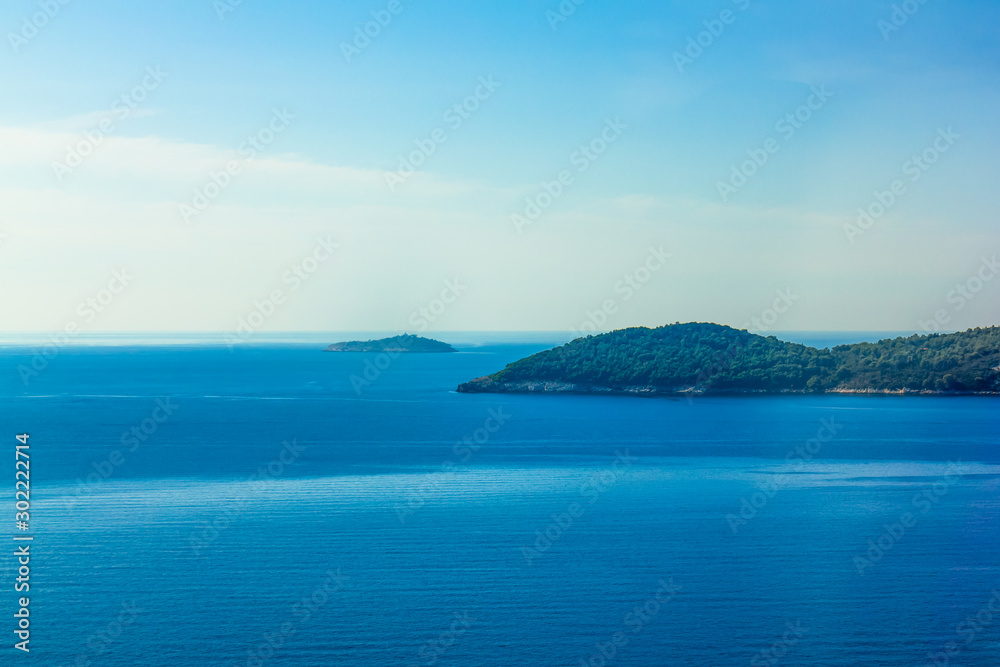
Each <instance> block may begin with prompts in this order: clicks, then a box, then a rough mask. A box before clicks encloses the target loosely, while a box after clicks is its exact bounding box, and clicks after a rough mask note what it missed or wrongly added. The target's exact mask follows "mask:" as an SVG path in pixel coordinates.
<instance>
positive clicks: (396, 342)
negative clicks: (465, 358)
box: [326, 334, 458, 353]
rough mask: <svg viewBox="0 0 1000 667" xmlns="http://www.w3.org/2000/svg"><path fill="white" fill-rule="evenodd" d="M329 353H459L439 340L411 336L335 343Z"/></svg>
mask: <svg viewBox="0 0 1000 667" xmlns="http://www.w3.org/2000/svg"><path fill="white" fill-rule="evenodd" d="M326 351H327V352H414V353H431V352H433V353H440V352H458V350H456V349H455V348H453V347H452V346H451V345H448V343H442V342H441V341H439V340H433V339H430V338H422V337H420V336H413V335H410V334H403V335H402V336H393V337H392V338H381V339H379V340H352V341H348V342H345V343H334V344H333V345H331V346H329V347H328V348H326Z"/></svg>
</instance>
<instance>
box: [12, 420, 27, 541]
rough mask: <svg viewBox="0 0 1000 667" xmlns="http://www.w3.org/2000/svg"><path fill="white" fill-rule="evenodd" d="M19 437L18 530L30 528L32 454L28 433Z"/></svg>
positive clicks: (16, 457) (17, 450) (16, 496)
mask: <svg viewBox="0 0 1000 667" xmlns="http://www.w3.org/2000/svg"><path fill="white" fill-rule="evenodd" d="M16 437H17V441H18V443H20V444H18V445H16V446H15V452H16V454H15V459H16V461H17V462H16V464H15V473H14V479H15V482H14V484H15V488H14V508H15V510H16V512H15V515H14V521H15V522H16V525H17V528H18V530H28V525H29V521H30V518H31V514H30V512H31V455H30V453H29V451H28V450H29V449H30V447H29V445H28V434H27V433H22V434H20V435H18V436H16Z"/></svg>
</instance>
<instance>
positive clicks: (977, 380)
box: [459, 323, 1000, 392]
mask: <svg viewBox="0 0 1000 667" xmlns="http://www.w3.org/2000/svg"><path fill="white" fill-rule="evenodd" d="M998 368H1000V327H991V328H986V329H970V330H969V331H964V332H961V333H954V334H934V335H929V336H919V335H914V336H910V337H908V338H896V339H891V340H882V341H879V342H878V343H858V344H853V345H840V346H837V347H834V348H832V349H824V350H818V349H816V348H812V347H807V346H805V345H798V344H795V343H787V342H784V341H780V340H778V339H777V338H775V337H774V336H768V337H764V336H758V335H755V334H751V333H749V332H747V331H740V330H736V329H732V328H730V327H726V326H721V325H718V324H699V323H696V324H675V325H671V326H665V327H659V328H657V329H647V328H633V329H622V330H619V331H613V332H611V333H607V334H602V335H598V336H588V337H586V338H579V339H577V340H574V341H572V342H570V343H567V344H566V345H562V346H560V347H557V348H554V349H552V350H546V351H545V352H540V353H538V354H535V355H532V356H530V357H528V358H526V359H522V360H521V361H517V362H514V363H512V364H509V365H508V366H507V367H506V368H505V369H504V370H502V371H500V372H499V373H495V374H494V375H491V376H489V377H486V378H479V379H477V380H474V381H472V382H469V383H466V384H464V385H462V386H461V387H459V391H466V392H474V391H526V390H538V388H537V387H530V388H526V387H525V386H524V385H525V383H536V384H537V383H543V382H550V383H562V384H572V385H578V386H581V387H593V388H595V389H599V388H610V389H612V390H620V391H637V390H640V389H642V390H645V391H650V390H653V391H656V392H677V391H686V390H692V389H693V390H696V391H705V392H739V391H760V392H782V391H815V392H822V391H880V392H881V391H901V390H909V391H929V392H932V391H933V392H1000V370H998Z"/></svg>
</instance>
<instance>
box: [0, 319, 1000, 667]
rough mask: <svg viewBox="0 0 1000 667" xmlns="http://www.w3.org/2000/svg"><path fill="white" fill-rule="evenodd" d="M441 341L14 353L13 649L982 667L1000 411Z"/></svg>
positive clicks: (126, 654) (8, 379)
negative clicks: (627, 386) (25, 442)
mask: <svg viewBox="0 0 1000 667" xmlns="http://www.w3.org/2000/svg"><path fill="white" fill-rule="evenodd" d="M446 340H447V338H446ZM329 342H332V340H330V341H329ZM459 344H460V345H462V347H461V352H460V353H459V354H453V355H411V356H400V357H399V358H397V359H392V360H389V359H388V358H384V357H383V358H380V357H378V356H376V355H364V354H333V353H324V352H322V345H317V344H315V343H310V344H303V343H294V342H287V341H286V342H280V343H279V342H274V343H271V344H268V345H256V346H248V347H244V348H237V349H234V350H230V349H228V348H226V347H224V346H222V347H219V346H211V345H207V344H200V343H199V344H190V345H178V346H166V347H156V346H141V345H134V346H125V347H122V346H85V347H70V348H64V349H62V350H60V351H58V354H56V355H55V356H53V357H52V358H50V359H48V360H47V364H46V365H45V367H44V368H42V369H41V370H39V371H38V374H37V375H33V376H31V377H30V378H29V381H28V383H27V384H25V383H24V382H23V381H22V379H21V377H20V376H19V373H18V370H17V369H18V366H19V365H22V364H24V365H27V366H30V365H31V363H32V360H33V357H34V355H35V351H34V350H32V349H26V348H19V347H16V346H6V347H0V405H2V413H0V429H2V430H0V448H4V449H6V450H7V453H2V452H0V458H2V459H3V460H4V464H3V466H2V469H3V471H4V477H3V478H4V479H5V480H7V481H5V482H3V485H2V489H3V491H2V493H0V498H2V499H3V500H2V503H0V517H3V522H4V523H3V524H2V525H3V526H4V528H3V530H2V531H0V539H3V540H4V541H6V543H7V545H8V546H7V547H4V549H3V553H2V557H0V563H2V571H0V590H2V591H3V593H2V594H0V611H2V614H0V617H2V618H3V619H4V620H3V621H2V622H0V637H3V638H4V639H3V646H2V648H0V662H2V664H4V665H17V664H31V665H45V666H46V667H50V666H51V667H59V666H65V667H69V666H70V665H74V666H75V665H80V666H81V667H82V666H84V665H108V666H115V667H117V666H121V667H126V666H128V667H134V666H150V667H152V666H160V665H220V666H236V665H240V666H244V665H245V666H259V665H283V666H303V667H304V666H309V667H314V666H317V665H348V666H358V667H380V666H383V665H384V666H388V665H393V666H396V665H403V666H410V665H438V666H448V665H455V666H493V665H496V666H499V665H544V666H548V665H553V666H558V665H565V666H567V667H577V666H579V665H592V666H594V667H597V666H599V665H634V666H643V667H645V666H654V665H751V666H752V667H753V666H757V665H778V664H781V665H824V666H826V665H916V666H920V665H928V664H938V665H944V664H948V665H988V666H995V665H998V664H1000V658H998V656H1000V593H997V591H1000V521H998V514H1000V443H998V426H1000V410H998V408H1000V402H998V401H997V400H996V399H990V398H974V397H963V398H900V397H849V396H832V397H770V398H696V399H694V400H692V401H688V400H683V399H682V400H671V399H643V398H621V397H600V396H491V395H461V394H457V393H455V392H454V388H455V386H456V385H457V384H458V383H459V382H462V381H465V380H468V379H470V378H473V377H477V376H480V375H484V374H487V373H489V372H492V371H495V370H498V369H500V368H502V367H503V366H504V365H505V364H506V363H508V362H510V361H514V360H516V359H519V358H521V357H523V356H525V355H527V354H530V353H532V352H535V351H538V350H540V349H544V348H545V347H548V344H546V343H544V342H542V341H540V340H533V341H532V342H531V343H530V344H514V343H511V342H497V341H495V340H494V341H490V340H485V339H483V340H480V341H479V343H478V344H470V343H465V344H462V343H461V342H459ZM36 365H41V364H40V362H38V361H37V360H36ZM352 376H356V379H355V380H354V382H353V384H352V379H351V378H352ZM359 379H360V380H361V381H359ZM20 432H28V433H30V436H31V437H30V445H31V449H30V452H31V483H32V488H33V495H32V499H31V500H32V514H31V531H30V533H29V534H31V535H33V536H34V538H35V539H34V542H33V543H32V545H31V574H30V585H31V590H30V610H31V630H32V634H31V643H30V647H31V653H30V654H29V655H27V656H25V655H22V654H21V652H20V651H16V650H14V649H13V643H14V641H15V639H14V638H15V636H14V633H13V630H14V619H13V614H14V612H15V611H16V609H17V607H16V600H17V598H18V597H19V594H16V593H15V592H14V591H13V584H14V580H15V577H16V576H17V571H16V567H17V566H16V563H15V560H14V557H13V552H14V547H13V546H12V545H14V544H15V542H13V541H12V540H11V537H12V536H13V535H15V534H17V533H19V531H17V530H15V528H14V516H13V513H14V507H13V495H14V465H13V463H14V460H13V459H14V445H15V444H17V443H16V441H15V439H14V436H15V434H17V433H20ZM21 534H23V533H21ZM991 606H992V609H991ZM995 610H996V611H995Z"/></svg>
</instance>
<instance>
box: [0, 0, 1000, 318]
mask: <svg viewBox="0 0 1000 667" xmlns="http://www.w3.org/2000/svg"><path fill="white" fill-rule="evenodd" d="M63 1H64V2H66V4H62V2H60V1H59V0H43V1H42V2H39V1H38V0H35V1H22V0H12V1H11V2H8V3H6V4H5V6H4V8H3V9H2V10H0V29H2V30H0V33H2V35H3V44H2V45H0V83H2V88H3V90H4V92H5V96H4V97H5V102H4V104H3V105H2V106H0V197H2V200H3V215H2V216H0V279H2V283H3V286H4V288H5V289H4V290H3V298H2V300H0V331H8V332H9V331H33V332H52V331H61V330H64V329H65V328H66V327H67V326H69V325H72V324H75V325H77V326H78V327H79V330H80V331H85V332H101V331H217V332H221V333H231V332H235V331H237V329H238V328H239V327H240V326H241V324H240V323H241V322H244V323H249V324H244V325H242V326H243V327H244V329H245V328H247V326H249V328H250V329H251V330H253V331H296V330H301V331H307V330H330V331H351V330H365V331H373V330H381V331H404V330H405V331H410V332H413V333H418V332H423V331H427V332H433V331H488V330H511V331H529V330H533V331H539V330H553V331H567V330H584V331H586V330H588V327H587V326H586V324H587V323H588V322H591V323H595V324H594V327H595V328H598V329H611V328H622V327H627V326H636V325H644V326H658V325H662V324H667V323H672V322H675V321H682V322H683V321H712V322H719V323H723V324H729V325H732V326H738V327H743V326H745V325H747V324H748V323H750V322H752V321H753V318H761V317H764V318H766V319H765V321H764V324H765V325H766V326H767V329H769V330H780V331H793V330H797V331H806V330H848V331H878V330H887V331H888V330H891V331H919V330H921V326H922V323H928V322H930V321H931V320H933V319H934V318H935V317H937V318H938V320H939V324H938V325H937V326H939V327H940V328H941V329H942V330H955V329H964V328H967V327H971V326H983V325H991V324H1000V321H998V318H997V313H998V312H1000V309H998V306H1000V275H997V273H998V271H1000V269H998V268H997V266H996V259H995V257H996V255H997V254H1000V232H998V225H997V214H996V204H995V196H996V195H995V192H996V181H997V175H998V167H997V155H998V154H1000V132H998V127H997V121H996V119H997V117H1000V116H998V111H1000V85H998V84H1000V5H998V4H997V3H995V2H987V1H985V0H976V1H970V2H965V3H946V2H944V1H943V0H925V1H924V2H922V3H921V2H919V0H908V1H906V2H896V3H892V2H858V1H856V0H815V1H813V2H805V3H804V2H792V1H791V0H789V1H785V2H774V1H772V2H765V1H763V0H718V1H715V0H713V1H712V2H652V1H650V2H639V1H634V0H633V1H623V2H614V3H610V2H599V1H598V0H586V1H585V2H582V4H580V5H576V4H574V3H573V2H572V0H567V1H566V2H563V3H562V4H560V2H559V0H548V1H541V0H530V1H526V2H509V3H475V2H473V3H462V4H461V5H457V6H456V5H455V3H446V2H442V1H439V0H419V1H414V0H398V1H396V0H365V1H363V2H352V3H335V4H331V3H326V2H318V1H314V2H306V1H301V2H284V3H280V4H279V3H274V2H262V1H261V0H242V2H239V3H238V4H236V2H235V0H233V4H232V5H230V4H228V3H229V2H230V0H217V1H213V0H176V1H175V2H171V3H164V4H163V5H160V4H153V3H136V2H125V1H124V0H115V1H112V0H63ZM894 5H895V7H896V9H894ZM560 7H563V8H564V9H565V8H568V7H572V8H574V10H573V11H572V13H569V12H568V11H567V12H566V14H567V15H562V14H559V12H560ZM906 9H908V10H910V12H911V13H907V12H906V11H904V10H906ZM46 12H47V13H46ZM378 20H381V21H382V23H383V24H384V25H379V24H378V23H377V21H378ZM373 22H374V23H373ZM366 24H369V25H368V26H367V27H368V30H369V31H370V32H371V33H372V34H374V35H375V36H374V37H364V38H358V35H359V34H362V35H363V33H364V30H365V27H366ZM699 41H700V42H701V44H700V45H699V44H698V42H699ZM345 45H348V46H347V47H345ZM477 94H478V96H479V97H478V98H476V95H477ZM462 104H464V105H465V106H464V107H460V108H459V110H455V105H462ZM810 106H811V108H810ZM789 114H791V118H788V116H789ZM795 114H798V119H796V117H795ZM251 137H255V138H254V139H252V140H251V139H250V138H251ZM587 145H591V149H589V152H588V151H582V150H581V148H582V147H585V146H587ZM415 151H416V152H417V153H414V152H415ZM84 153H86V155H83V154H84ZM411 155H412V156H414V158H415V159H414V161H415V162H419V163H420V164H419V166H418V167H417V169H416V173H415V174H413V175H403V176H400V175H399V174H398V172H397V170H399V169H400V161H401V156H403V157H407V156H411ZM78 158H79V159H78ZM765 158H766V160H765ZM915 158H916V159H915ZM408 159H409V158H408ZM754 159H756V160H757V162H758V163H762V164H755V163H753V162H752V160H754ZM748 160H749V161H751V162H747V161H748ZM741 165H742V168H743V170H744V171H745V172H752V173H751V175H749V176H744V175H743V174H739V173H738V174H737V175H736V176H735V177H734V176H733V170H734V167H735V168H737V169H739V168H741ZM227 166H228V167H230V169H231V172H232V173H225V172H226V169H227ZM392 173H396V177H391V178H387V174H392ZM213 174H214V177H213ZM213 178H214V180H215V182H213ZM560 180H562V182H560ZM389 181H392V185H390V183H389ZM217 183H221V184H222V187H219V185H217ZM720 183H723V184H728V187H726V186H720ZM546 189H547V190H548V192H547V191H546ZM894 189H895V192H893V190H894ZM196 191H197V192H198V193H200V194H198V195H196ZM553 194H554V195H555V196H552V195H553ZM206 195H209V196H207V197H206ZM201 197H205V199H204V200H202V199H201ZM880 199H881V202H880V201H879V200H880ZM209 200H210V201H209ZM526 200H531V201H533V202H534V205H535V206H538V211H539V212H540V215H538V216H537V217H536V218H535V219H534V220H529V218H530V217H531V216H532V215H534V213H535V211H533V210H532V209H531V207H530V206H529V205H528V203H526ZM206 202H207V204H208V205H207V207H205V208H204V210H198V207H199V206H201V205H202V204H204V203H206ZM540 204H541V205H540ZM859 209H867V210H869V211H870V212H871V213H874V214H875V215H872V217H870V218H868V219H867V220H864V219H863V220H862V221H861V224H859V222H858V218H859ZM880 209H881V210H884V213H883V214H881V215H878V214H879V212H880ZM529 214H531V215H529ZM512 216H521V217H520V218H514V217H512ZM529 222H530V224H526V223H529ZM334 246H336V247H334ZM310 269H312V272H310ZM116 272H117V275H118V277H117V278H116V277H115V275H116ZM122 272H124V273H122ZM272 300H273V301H272ZM88 304H89V305H88ZM95 304H96V305H95ZM772 308H773V309H774V311H773V313H772V312H771V311H770V310H769V309H772ZM254 313H258V314H257V315H253V314H254ZM772 315H773V317H772ZM421 323H423V324H422V325H421ZM753 328H759V327H753Z"/></svg>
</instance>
